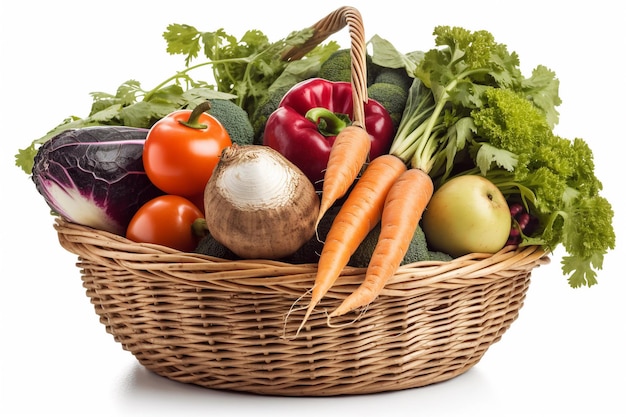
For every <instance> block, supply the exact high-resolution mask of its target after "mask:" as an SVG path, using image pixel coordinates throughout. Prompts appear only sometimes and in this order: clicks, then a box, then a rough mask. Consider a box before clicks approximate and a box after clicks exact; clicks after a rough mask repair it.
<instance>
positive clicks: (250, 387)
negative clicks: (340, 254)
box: [55, 7, 549, 396]
mask: <svg viewBox="0 0 626 417" xmlns="http://www.w3.org/2000/svg"><path fill="white" fill-rule="evenodd" d="M345 25H347V26H348V27H349V29H350V37H351V48H352V54H351V57H352V87H353V92H354V94H353V97H354V113H355V115H354V120H355V122H356V123H359V122H362V121H363V118H364V115H363V103H364V100H367V90H366V76H365V75H366V74H365V41H364V35H363V25H362V22H361V19H360V15H359V13H358V11H357V10H356V9H354V8H351V7H343V8H340V9H338V10H336V11H335V12H333V13H331V14H329V15H328V16H327V17H326V18H324V19H322V20H320V21H319V22H318V23H316V24H315V25H314V26H313V28H314V29H315V34H316V35H315V36H314V37H313V38H312V40H311V41H310V42H309V43H307V44H306V45H304V46H301V47H298V48H295V49H293V50H291V51H289V52H288V53H286V54H285V55H284V56H283V59H285V60H292V59H299V58H300V57H302V55H304V54H305V53H306V52H307V51H308V50H310V49H311V48H313V47H314V46H315V45H317V44H318V43H319V42H321V41H322V40H323V39H325V38H326V37H328V36H329V35H330V34H331V33H334V32H336V31H337V30H339V29H341V28H342V27H344V26H345ZM55 228H56V230H57V232H58V236H59V241H60V244H61V245H62V246H63V247H64V248H65V249H66V250H68V251H69V252H72V253H74V254H76V255H78V259H79V261H78V266H79V268H80V269H81V274H82V280H83V285H84V287H85V288H86V291H87V296H88V297H89V298H90V299H91V302H92V304H93V305H94V307H95V310H96V313H97V314H98V315H99V316H100V321H101V323H102V324H104V325H105V326H106V330H107V332H109V333H110V334H112V335H113V336H114V338H115V340H116V341H118V342H120V343H121V344H122V347H123V348H124V349H125V350H128V351H130V352H131V353H132V354H133V355H135V357H136V358H137V359H138V361H139V362H140V363H141V364H142V365H143V366H145V367H146V368H147V369H150V370H151V371H153V372H155V373H157V374H159V375H161V376H164V377H167V378H170V379H172V380H175V381H180V382H184V383H191V384H196V385H200V386H203V387H208V388H214V389H224V390H235V391H245V392H251V393H258V394H271V395H283V396H330V395H341V394H366V393H375V392H383V391H392V390H401V389H406V388H414V387H420V386H424V385H428V384H433V383H436V382H440V381H445V380H448V379H450V378H453V377H455V376H457V375H459V374H462V373H463V372H465V371H467V370H468V369H469V368H471V367H472V366H473V365H475V364H476V363H477V362H478V361H479V360H480V359H481V357H482V356H483V355H484V353H485V352H486V350H487V349H488V348H489V346H491V344H493V343H494V342H496V341H498V340H499V339H500V338H501V337H502V334H503V333H504V332H505V331H506V330H507V329H508V328H509V326H510V325H511V323H512V322H513V321H514V320H515V319H516V318H517V316H518V313H519V309H520V308H521V307H522V304H523V301H524V297H525V295H526V291H527V289H528V285H529V280H530V273H531V270H532V269H533V268H535V267H536V266H539V265H541V264H544V263H547V262H548V261H549V258H548V257H547V255H546V253H545V252H544V251H543V249H541V248H540V247H535V246H532V247H526V248H514V247H507V248H504V249H503V250H501V251H500V252H498V253H497V254H495V255H487V254H471V255H467V256H464V257H461V258H457V259H455V260H453V261H450V262H421V263H417V264H411V265H405V266H402V267H400V269H399V270H398V271H397V273H396V274H395V276H394V277H393V279H392V280H391V282H389V284H388V285H387V286H386V287H385V290H384V291H383V293H382V294H381V295H380V296H379V297H378V298H377V299H376V300H375V301H374V302H373V303H372V304H371V305H370V306H369V307H368V309H367V310H366V311H364V312H360V314H359V315H357V314H356V313H354V314H348V315H346V316H345V317H342V318H341V320H340V321H335V319H333V322H329V321H328V318H327V314H326V313H327V312H328V311H332V310H334V309H335V308H336V307H337V306H338V305H339V303H340V302H341V301H342V300H343V299H344V298H345V297H346V296H347V294H349V293H351V292H352V291H354V290H355V289H356V288H357V287H358V285H359V284H360V282H361V281H362V280H363V278H364V275H365V269H364V268H349V267H348V268H345V269H344V271H343V273H342V275H341V277H340V278H339V280H338V281H337V283H336V284H335V286H334V287H333V288H332V289H331V291H330V292H329V293H328V294H327V295H326V296H325V298H324V299H323V300H322V302H321V303H320V304H319V305H318V306H317V308H316V310H315V311H314V313H313V314H312V316H311V317H310V318H309V319H308V321H307V324H306V326H305V327H304V329H303V330H302V331H300V333H299V334H298V335H297V337H296V332H297V329H298V327H299V325H300V323H301V322H302V319H303V317H304V308H303V307H304V306H305V305H306V302H304V301H303V299H302V297H303V295H305V294H307V292H308V291H309V290H310V288H311V287H312V285H313V281H314V278H315V273H316V265H315V264H307V265H292V264H287V263H281V262H276V261H269V260H245V261H227V260H224V259H219V258H212V257H209V256H205V255H199V254H192V253H181V252H177V251H175V250H173V249H169V248H166V247H163V246H158V245H152V244H137V243H134V242H131V241H130V240H127V239H125V238H123V237H121V236H117V235H114V234H111V233H107V232H102V231H98V230H95V229H91V228H88V227H85V226H80V225H77V224H74V223H70V222H67V221H65V220H63V219H60V218H58V219H57V221H56V223H55Z"/></svg>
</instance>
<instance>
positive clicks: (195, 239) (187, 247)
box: [126, 195, 204, 252]
mask: <svg viewBox="0 0 626 417" xmlns="http://www.w3.org/2000/svg"><path fill="white" fill-rule="evenodd" d="M198 218H204V216H203V215H202V212H201V211H200V210H199V209H198V207H196V205H195V204H193V203H192V202H191V201H189V200H187V199H186V198H184V197H180V196H177V195H162V196H159V197H156V198H154V199H152V200H150V201H148V202H147V203H145V204H144V205H143V206H141V207H140V208H139V210H137V212H136V213H135V215H134V216H133V218H132V219H131V220H130V223H129V225H128V228H127V230H126V238H128V239H130V240H132V241H134V242H145V243H156V244H159V245H163V246H168V247H170V248H172V249H177V250H179V251H182V252H192V251H193V250H194V249H195V248H196V246H197V245H198V243H199V240H200V237H199V236H196V234H195V233H194V232H193V228H192V225H193V223H194V221H195V220H196V219H198Z"/></svg>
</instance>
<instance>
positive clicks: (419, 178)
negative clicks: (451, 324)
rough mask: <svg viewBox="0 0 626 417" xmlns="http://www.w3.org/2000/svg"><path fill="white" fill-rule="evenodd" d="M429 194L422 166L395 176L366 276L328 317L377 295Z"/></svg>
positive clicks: (404, 248) (428, 181)
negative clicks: (398, 176)
mask: <svg viewBox="0 0 626 417" xmlns="http://www.w3.org/2000/svg"><path fill="white" fill-rule="evenodd" d="M432 195H433V181H432V179H431V177H430V176H429V175H428V174H427V173H426V172H424V171H422V170H421V169H417V168H411V169H408V170H407V171H405V172H404V173H403V174H402V175H401V176H400V178H398V180H397V181H396V183H395V184H394V185H393V186H392V187H391V189H390V190H389V193H388V194H387V197H386V200H385V205H384V208H383V213H382V219H381V230H380V236H379V238H378V243H377V244H376V247H375V249H374V253H373V254H372V258H371V259H370V263H369V265H368V267H367V272H366V273H365V279H364V281H363V282H362V283H361V285H360V286H359V287H358V288H357V289H356V290H355V291H354V292H353V293H352V294H350V295H349V296H348V297H347V298H346V299H345V300H344V301H343V302H342V303H341V305H340V306H339V307H337V309H336V310H335V311H333V312H332V313H331V314H330V317H336V316H340V315H342V314H345V313H347V312H349V311H352V310H354V309H356V308H360V307H364V306H367V305H368V304H370V303H371V302H372V301H374V300H375V299H376V297H378V295H379V294H380V293H381V291H382V290H383V288H384V286H385V284H386V283H387V282H388V281H389V279H390V278H391V277H392V276H393V275H394V274H395V272H396V270H397V269H398V267H399V266H400V262H402V259H403V258H404V254H405V253H406V251H407V248H408V246H409V244H410V243H411V239H412V238H413V234H414V233H415V229H416V228H417V226H418V224H419V221H420V219H421V218H422V214H423V213H424V210H425V209H426V206H427V205H428V202H429V201H430V198H431V197H432Z"/></svg>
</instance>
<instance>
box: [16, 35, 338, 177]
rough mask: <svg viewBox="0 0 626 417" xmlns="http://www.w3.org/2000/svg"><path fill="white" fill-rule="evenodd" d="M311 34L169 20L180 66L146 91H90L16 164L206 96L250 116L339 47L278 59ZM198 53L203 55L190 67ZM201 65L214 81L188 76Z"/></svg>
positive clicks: (145, 123) (131, 85)
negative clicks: (234, 31)
mask: <svg viewBox="0 0 626 417" xmlns="http://www.w3.org/2000/svg"><path fill="white" fill-rule="evenodd" d="M311 35H312V30H311V29H309V28H307V29H303V30H301V31H298V32H292V33H291V34H289V35H288V36H287V37H285V38H284V39H279V40H278V41H276V42H270V41H269V39H268V38H267V36H266V35H264V34H263V33H262V32H261V31H258V30H249V31H247V32H246V33H245V34H244V35H243V36H242V38H241V39H239V40H237V39H236V38H235V37H234V36H232V35H229V34H227V33H226V32H225V31H224V30H223V29H219V30H216V31H214V32H200V31H198V30H197V29H196V28H194V27H193V26H189V25H184V24H171V25H169V26H168V27H167V30H166V31H165V32H164V33H163V37H164V39H165V40H166V42H167V51H168V52H169V53H170V54H181V55H184V56H185V67H184V69H182V70H181V71H178V72H176V73H175V74H173V75H171V76H170V77H168V78H166V79H164V80H163V81H162V82H161V83H159V84H158V85H157V86H155V87H153V88H152V89H150V90H145V89H144V88H142V86H141V83H140V82H139V81H136V80H128V81H125V82H124V83H122V84H121V85H120V86H119V87H118V89H117V91H116V92H115V93H114V94H110V93H104V92H93V93H91V96H92V98H93V103H92V106H91V110H90V111H89V114H88V115H87V116H86V117H82V118H81V117H77V116H70V117H68V118H66V119H65V120H63V121H62V122H61V123H60V124H59V125H57V126H55V127H54V128H52V129H51V130H50V131H48V132H47V133H46V134H45V135H43V136H42V137H40V138H38V139H35V140H34V141H33V142H32V143H31V144H30V145H29V146H28V147H27V148H25V149H20V150H19V151H18V154H17V155H16V160H15V163H16V165H17V166H18V167H20V168H22V169H23V170H24V172H26V173H27V174H30V173H31V171H32V165H33V158H34V156H35V154H36V153H37V149H38V147H39V145H40V144H42V143H44V142H46V141H47V140H49V139H50V138H52V137H53V136H55V135H57V134H58V133H60V132H62V131H64V130H67V129H75V128H80V127H85V126H94V125H122V126H132V127H143V128H149V127H151V126H152V125H153V124H154V123H155V122H156V121H157V120H159V119H161V118H162V117H164V116H166V115H167V114H169V113H171V112H173V111H175V110H178V109H183V108H193V107H195V106H196V105H197V104H199V103H200V102H202V101H205V100H206V99H213V98H221V99H233V100H236V103H237V104H238V105H240V106H241V107H242V108H243V109H244V110H246V112H247V113H248V114H253V112H254V110H255V108H256V106H257V105H258V103H260V102H261V101H262V100H263V99H264V97H266V96H267V95H268V91H269V86H270V85H271V86H272V88H277V87H278V86H280V85H281V84H286V85H293V84H294V83H295V82H296V81H300V80H303V79H306V78H309V77H310V76H311V75H312V74H316V73H317V71H319V67H320V65H321V63H322V62H323V61H324V60H325V59H327V58H328V56H330V54H332V53H333V52H334V51H336V50H337V49H339V45H338V44H336V43H335V42H328V43H326V44H322V45H319V46H317V47H316V48H315V49H313V50H312V51H310V52H309V53H308V54H307V55H306V56H305V57H304V58H302V59H300V60H297V61H293V62H287V61H284V60H281V59H280V55H281V53H282V52H283V51H285V50H288V49H290V48H291V47H293V46H298V45H301V44H303V43H304V42H305V41H306V40H308V39H309V38H310V37H311ZM201 51H203V53H204V55H205V57H206V58H207V59H206V60H203V61H201V62H199V63H196V64H193V65H192V61H194V60H195V59H197V58H198V55H199V54H200V52H201ZM205 66H212V68H213V76H214V82H213V83H211V82H207V81H204V80H198V79H194V78H193V77H192V76H191V73H192V72H193V71H194V70H197V69H199V68H202V67H205Z"/></svg>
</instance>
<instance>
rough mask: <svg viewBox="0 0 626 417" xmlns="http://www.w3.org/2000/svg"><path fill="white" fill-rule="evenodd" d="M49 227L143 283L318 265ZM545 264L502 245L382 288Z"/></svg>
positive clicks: (247, 277) (282, 275)
mask: <svg viewBox="0 0 626 417" xmlns="http://www.w3.org/2000/svg"><path fill="white" fill-rule="evenodd" d="M54 228H55V230H56V231H57V233H58V236H59V242H60V244H61V246H62V247H64V248H65V249H66V250H68V251H69V252H71V253H74V254H76V255H78V256H79V258H83V259H84V258H89V257H103V258H108V259H112V260H114V261H115V262H116V263H118V264H122V265H123V267H124V268H126V269H129V270H133V271H134V272H137V271H144V272H145V274H142V276H143V277H144V279H148V280H150V279H154V277H153V275H155V276H156V277H157V278H158V277H159V276H162V274H161V273H164V272H165V273H167V274H168V276H171V275H174V276H176V277H177V279H180V280H181V282H187V283H191V284H193V285H202V282H209V281H210V282H211V283H213V284H214V283H216V282H218V281H225V282H226V281H231V280H236V281H238V282H241V283H245V285H251V286H257V285H258V286H267V285H272V284H278V283H280V284H285V283H289V282H298V281H302V280H306V281H309V280H311V279H312V277H314V276H315V273H316V271H317V264H310V263H309V264H291V263H287V262H283V261H275V260H269V259H243V260H228V259H222V258H216V257H213V256H209V255H204V254H200V253H193V252H180V251H178V250H176V249H172V248H169V247H166V246H162V245H158V244H153V243H137V242H133V241H131V240H129V239H127V238H126V237H124V236H120V235H116V234H114V233H111V232H107V231H103V230H98V229H95V228H92V227H89V226H84V225H81V224H77V223H73V222H71V221H69V220H66V219H63V218H62V217H56V218H55V223H54ZM549 262H550V258H549V256H548V252H547V250H545V249H544V248H543V247H541V246H535V245H533V246H526V247H516V246H506V247H504V248H502V249H501V250H500V251H499V252H497V253H495V254H489V253H471V254H467V255H464V256H461V257H458V258H455V259H453V260H451V261H420V262H416V263H411V264H405V265H402V266H400V267H399V268H398V270H397V271H396V273H395V275H394V277H393V278H392V279H391V280H390V282H389V283H388V286H387V288H386V289H385V290H384V291H385V292H386V293H393V292H394V291H405V290H407V289H418V288H427V287H433V286H437V287H442V286H443V287H447V288H453V287H459V286H468V285H475V284H477V283H484V282H489V281H493V280H494V279H498V278H507V277H510V276H513V275H515V274H518V273H519V272H520V271H526V270H531V269H534V268H535V267H537V266H540V265H544V264H547V263H549ZM366 269H367V268H360V267H350V266H347V267H345V268H344V270H343V271H342V273H341V276H340V280H341V281H344V282H347V283H354V282H359V281H360V280H362V278H363V277H364V274H365V271H366Z"/></svg>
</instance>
